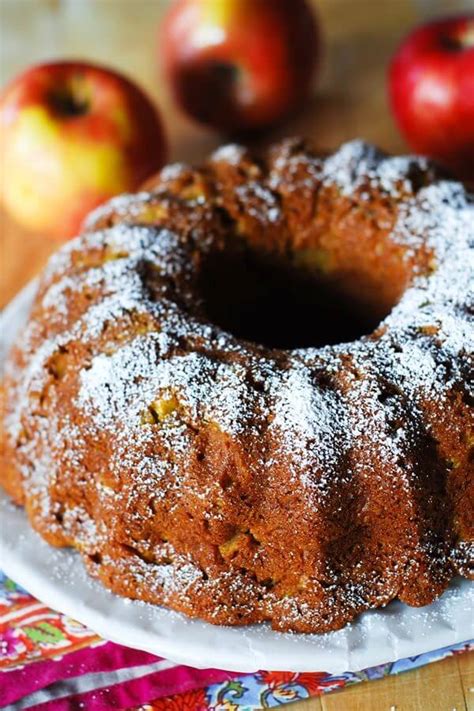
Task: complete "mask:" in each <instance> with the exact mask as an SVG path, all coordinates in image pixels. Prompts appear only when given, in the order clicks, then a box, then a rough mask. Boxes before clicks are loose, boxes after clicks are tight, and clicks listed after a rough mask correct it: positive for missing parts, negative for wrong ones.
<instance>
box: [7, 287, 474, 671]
mask: <svg viewBox="0 0 474 711" xmlns="http://www.w3.org/2000/svg"><path fill="white" fill-rule="evenodd" d="M34 290H35V286H34V284H30V285H29V286H28V287H27V288H26V289H25V290H23V291H22V292H21V293H20V294H19V295H18V296H17V297H16V299H14V301H13V302H12V303H11V304H10V305H9V306H8V307H7V309H5V311H4V313H3V315H2V316H1V318H0V333H2V351H1V352H0V358H1V359H2V361H3V358H4V357H5V351H6V349H7V348H8V345H9V343H10V342H11V340H12V339H13V337H14V335H15V333H16V332H17V330H18V329H20V328H21V327H22V325H23V324H24V322H25V319H26V318H27V314H28V310H29V308H30V304H31V300H32V297H33V294H34ZM0 522H1V525H0V568H1V569H3V570H4V571H5V572H6V573H7V574H8V575H9V576H10V577H12V578H13V579H14V580H16V581H17V582H18V583H20V585H23V586H24V587H25V588H27V589H28V590H29V591H30V592H31V593H32V594H33V595H35V596H36V597H38V598H39V599H40V600H42V601H43V602H45V603H46V604H47V605H49V606H51V607H53V608H56V609H58V610H61V611H62V612H64V613H66V614H68V615H70V616H71V617H74V618H75V619H77V620H79V621H80V622H82V623H84V624H85V625H87V626H88V627H90V628H91V629H93V630H95V631H96V632H97V633H98V634H100V635H101V636H102V637H105V638H106V639H110V640H112V641H114V642H119V643H121V644H124V645H127V646H129V647H135V648H137V649H143V650H146V651H148V652H152V653H154V654H157V655H159V656H163V657H166V658H168V659H170V660H172V661H174V662H178V663H181V664H189V665H191V666H194V667H200V668H205V667H217V668H220V669H229V670H232V671H239V672H252V671H256V670H258V669H272V670H275V671H326V672H331V673H341V672H344V671H358V670H361V669H364V668H366V667H369V666H375V665H377V664H383V663H385V662H389V661H395V660H397V659H402V658H405V657H411V656H415V655H417V654H421V653H423V652H427V651H430V650H434V649H438V648H440V647H445V646H448V645H450V644H455V643H457V642H463V641H465V640H468V639H470V638H471V637H474V586H473V585H472V584H470V583H469V582H468V581H467V580H460V579H457V580H455V581H454V582H453V583H452V585H451V587H450V588H449V590H448V591H447V592H446V593H445V594H444V595H443V596H442V597H441V598H440V599H439V600H437V601H436V602H434V603H433V604H432V605H429V606H428V607H422V608H413V607H408V606H407V605H403V604H402V603H400V602H393V603H391V604H390V605H389V606H388V607H386V608H385V609H383V610H371V611H369V612H365V613H364V614H363V615H361V616H360V617H359V618H358V620H357V621H356V622H355V623H353V624H351V625H348V626H347V627H345V628H344V629H343V630H339V631H338V632H331V633H329V634H324V635H297V634H281V633H278V632H274V631H272V630H271V629H270V628H269V627H268V626H267V625H258V626H257V625H255V626H252V627H246V628H242V627H240V628H239V627H216V626H213V625H210V624H207V623H205V622H201V621H199V620H191V619H188V618H186V617H184V616H183V615H180V614H178V613H175V612H171V611H168V610H164V609H163V608H160V607H155V606H153V605H148V604H145V603H141V602H131V601H129V600H124V599H122V598H120V597H118V596H116V595H114V594H112V593H110V592H108V591H107V590H106V589H105V588H103V587H102V586H101V585H100V584H99V583H98V582H96V581H94V580H92V579H91V578H89V577H88V575H87V574H86V572H85V570H84V567H83V565H82V563H81V560H80V558H79V556H78V554H76V553H75V552H73V551H71V550H57V549H54V548H52V547H50V546H49V545H48V544H46V543H45V542H44V541H43V540H42V539H41V538H40V537H39V536H38V535H37V534H36V533H34V531H32V529H31V528H30V527H29V525H28V522H27V520H26V517H25V514H24V513H23V511H22V510H21V509H19V508H17V507H15V506H13V505H12V504H11V503H10V502H9V500H8V497H7V496H6V494H5V493H4V492H3V490H2V489H0Z"/></svg>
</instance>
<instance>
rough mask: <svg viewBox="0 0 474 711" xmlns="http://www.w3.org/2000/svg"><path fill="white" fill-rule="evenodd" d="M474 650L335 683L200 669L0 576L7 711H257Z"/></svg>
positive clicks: (1, 704) (454, 650)
mask: <svg viewBox="0 0 474 711" xmlns="http://www.w3.org/2000/svg"><path fill="white" fill-rule="evenodd" d="M467 650H474V640H471V641H470V642H464V643H462V644H457V645H454V646H452V647H446V648H444V649H438V650H436V651H435V652H430V653H428V654H422V655H419V656H417V657H413V658H410V659H402V660H400V661H397V662H392V663H390V664H383V665H381V666H378V667H372V668H371V669H365V670H364V671H361V672H347V673H345V674H341V675H339V676H331V675H329V674H326V673H324V672H314V673H311V674H308V673H305V674H294V673H292V672H268V671H261V672H258V673H256V674H235V673H231V672H225V671H218V670H216V669H205V670H198V669H192V668H191V667H186V666H183V665H178V664H174V663H172V662H169V661H167V660H166V659H161V658H160V657H156V656H154V655H152V654H148V653H146V652H139V651H137V650H133V649H128V648H126V647H122V646H121V645H118V644H113V643H112V642H106V641H104V640H103V639H101V638H100V637H98V636H97V635H96V634H94V633H93V632H92V631H91V630H89V629H87V628H86V627H84V626H83V625H81V624H79V623H78V622H76V621H75V620H72V619H71V618H70V617H67V616H66V615H62V614H61V613H59V612H54V611H53V610H51V609H50V608H48V607H47V606H46V605H43V604H42V603H40V602H38V600H36V599H35V598H34V597H32V596H31V595H29V594H28V593H27V592H26V591H25V590H23V589H22V588H21V587H19V586H18V585H16V584H15V583H14V582H13V581H12V580H9V579H8V578H7V577H6V576H5V575H3V574H2V573H1V572H0V708H2V709H7V710H8V711H19V710H20V709H37V710H38V711H71V710H73V709H87V710H88V711H89V710H90V711H105V710H106V709H129V710H130V709H133V710H136V711H139V710H140V711H154V710H155V709H157V710H159V711H257V709H258V710H260V711H261V710H262V709H267V708H275V707H278V706H281V705H283V704H287V703H290V702H292V701H297V700H301V699H307V698H308V697H310V696H317V695H319V694H322V693H325V692H327V691H332V690H334V689H340V688H342V687H343V686H348V685H350V684H355V683H358V682H360V681H370V680H371V679H380V678H381V677H383V676H386V675H388V674H398V673H399V672H403V671H407V670H409V669H415V668H416V667H420V666H423V665H424V664H429V663H430V662H434V661H438V660H440V659H443V658H444V657H447V656H450V655H452V654H460V653H461V652H464V651H467Z"/></svg>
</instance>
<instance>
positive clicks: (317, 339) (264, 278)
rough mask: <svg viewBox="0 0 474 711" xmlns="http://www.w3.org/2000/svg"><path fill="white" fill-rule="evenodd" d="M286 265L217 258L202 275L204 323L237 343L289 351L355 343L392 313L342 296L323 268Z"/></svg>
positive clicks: (244, 255)
mask: <svg viewBox="0 0 474 711" xmlns="http://www.w3.org/2000/svg"><path fill="white" fill-rule="evenodd" d="M294 261H295V260H294ZM282 262H283V260H281V262H280V263H279V262H278V261H277V260H275V259H274V258H270V257H265V258H262V256H260V255H258V256H257V255H256V254H255V253H254V252H253V251H251V250H249V249H240V250H225V251H223V252H219V253H214V254H213V255H212V256H210V257H209V258H208V259H207V262H206V264H205V265H203V270H202V272H201V283H200V291H201V294H202V297H203V301H204V310H205V315H206V318H208V319H209V320H210V321H212V322H213V323H215V324H216V325H217V326H220V327H221V328H223V329H225V330H226V331H228V332H230V333H232V334H233V335H234V336H237V337H238V338H242V339H244V340H247V341H252V342H254V343H258V344H261V345H264V346H267V347H270V348H285V349H290V348H307V347H320V346H324V345H333V344H337V343H344V342H350V341H353V340H355V339H358V338H360V337H361V336H364V335H368V334H370V333H371V332H372V331H373V330H374V329H375V328H376V327H377V326H378V325H379V323H380V320H381V319H382V318H384V317H385V316H386V315H387V314H388V313H389V312H390V308H386V306H385V307H381V305H380V304H374V305H369V304H368V303H367V299H365V300H364V299H363V298H359V296H360V295H359V294H356V293H355V294H351V295H349V294H348V293H345V294H344V293H342V290H341V288H340V282H341V279H340V278H339V284H337V280H336V279H334V280H333V281H332V280H331V279H330V278H328V276H327V275H325V274H324V272H323V271H322V270H321V268H312V269H308V268H307V267H306V266H305V267H296V266H295V265H294V262H293V265H291V262H290V260H288V264H286V263H285V264H283V263H282Z"/></svg>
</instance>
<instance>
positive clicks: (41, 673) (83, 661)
mask: <svg viewBox="0 0 474 711" xmlns="http://www.w3.org/2000/svg"><path fill="white" fill-rule="evenodd" d="M159 659H160V657H155V656H154V655H153V654H148V653H147V652H140V651H138V650H135V649H129V648H128V647H123V646H122V645H119V644H113V643H112V642H106V643H100V644H99V645H97V646H93V647H88V648H86V649H81V650H79V651H78V652H72V653H70V654H66V655H65V656H64V657H63V658H62V659H56V660H54V661H51V660H49V659H47V660H45V661H43V662H34V667H32V666H31V664H27V665H26V666H24V667H21V668H19V669H13V670H12V671H9V672H6V673H4V674H3V675H2V676H1V677H0V679H1V689H0V702H1V704H2V705H5V706H6V705H7V704H13V703H14V702H15V701H19V700H20V699H22V698H23V697H24V696H27V695H28V694H32V693H33V692H34V691H39V690H40V689H44V688H45V687H46V686H49V685H50V684H54V682H56V681H62V680H64V679H69V678H71V677H76V676H81V675H82V674H89V673H91V672H100V671H113V670H114V669H124V668H128V667H135V666H139V665H141V664H152V663H153V662H156V661H158V660H159Z"/></svg>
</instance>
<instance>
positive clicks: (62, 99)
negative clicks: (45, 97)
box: [49, 90, 89, 118]
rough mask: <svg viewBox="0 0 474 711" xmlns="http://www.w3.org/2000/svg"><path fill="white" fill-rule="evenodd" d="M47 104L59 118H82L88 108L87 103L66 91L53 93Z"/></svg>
mask: <svg viewBox="0 0 474 711" xmlns="http://www.w3.org/2000/svg"><path fill="white" fill-rule="evenodd" d="M49 102H50V105H51V106H52V108H53V109H54V111H56V113H58V114H59V115H60V116H66V117H67V116H69V117H71V118H73V117H75V116H83V115H84V114H85V113H86V112H87V109H88V108H89V107H88V102H87V101H86V100H85V99H81V98H79V97H77V96H75V95H74V94H73V93H72V92H70V91H67V90H61V91H54V92H52V93H51V94H50V96H49Z"/></svg>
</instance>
